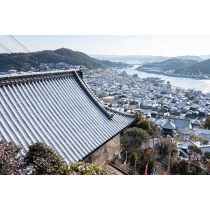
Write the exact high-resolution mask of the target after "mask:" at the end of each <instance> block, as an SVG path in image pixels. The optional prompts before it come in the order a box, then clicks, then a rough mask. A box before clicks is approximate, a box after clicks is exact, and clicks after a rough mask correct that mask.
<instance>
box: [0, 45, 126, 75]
mask: <svg viewBox="0 0 210 210" xmlns="http://www.w3.org/2000/svg"><path fill="white" fill-rule="evenodd" d="M42 63H44V64H47V63H66V64H69V65H83V66H86V67H87V68H105V67H127V66H128V64H124V63H122V62H110V61H104V60H102V61H101V60H98V59H96V58H92V57H90V56H88V55H87V54H85V53H83V52H79V51H73V50H70V49H67V48H60V49H57V50H53V51H52V50H44V51H38V52H32V53H11V54H8V53H4V54H0V72H5V71H8V70H10V69H15V70H17V71H29V70H31V68H35V69H37V68H38V66H39V65H40V64H42Z"/></svg>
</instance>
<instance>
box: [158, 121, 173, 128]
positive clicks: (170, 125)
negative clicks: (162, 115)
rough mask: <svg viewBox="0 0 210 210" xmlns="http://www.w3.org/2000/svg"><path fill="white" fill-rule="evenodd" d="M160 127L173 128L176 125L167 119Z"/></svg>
mask: <svg viewBox="0 0 210 210" xmlns="http://www.w3.org/2000/svg"><path fill="white" fill-rule="evenodd" d="M161 128H164V129H171V130H174V129H175V128H176V126H175V125H174V123H172V122H169V121H168V122H167V123H165V124H164V125H162V127H161Z"/></svg>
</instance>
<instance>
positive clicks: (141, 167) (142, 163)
mask: <svg viewBox="0 0 210 210" xmlns="http://www.w3.org/2000/svg"><path fill="white" fill-rule="evenodd" d="M136 153H137V163H136V171H137V173H139V174H144V172H145V168H146V165H147V164H148V174H150V173H151V170H152V167H153V166H154V165H155V156H154V150H153V148H150V147H148V148H145V149H138V150H137V152H136Z"/></svg>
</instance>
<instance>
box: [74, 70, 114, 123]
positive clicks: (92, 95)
mask: <svg viewBox="0 0 210 210" xmlns="http://www.w3.org/2000/svg"><path fill="white" fill-rule="evenodd" d="M74 75H75V77H76V79H77V81H78V83H79V85H80V86H81V88H82V89H83V90H84V91H85V92H86V94H87V95H88V96H89V97H90V99H91V100H92V101H93V102H94V103H95V104H96V105H97V106H98V108H99V109H100V110H101V111H102V112H103V113H104V114H105V115H106V116H107V117H108V119H111V118H112V117H113V115H114V114H110V113H109V112H108V111H107V110H106V109H105V108H104V106H103V105H102V104H101V103H100V102H99V100H98V98H96V97H95V95H94V94H93V93H92V91H91V90H90V89H89V88H88V86H87V85H86V83H85V82H84V81H83V79H82V78H81V77H79V75H78V74H77V72H76V71H75V72H74Z"/></svg>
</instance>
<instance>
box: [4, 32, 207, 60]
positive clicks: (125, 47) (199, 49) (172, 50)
mask: <svg viewBox="0 0 210 210" xmlns="http://www.w3.org/2000/svg"><path fill="white" fill-rule="evenodd" d="M13 36H14V37H15V38H16V39H17V40H18V41H19V42H20V43H21V44H23V45H24V46H25V47H26V48H27V49H29V51H31V52H34V51H41V50H55V49H58V48H62V47H64V48H68V49H71V50H75V51H81V52H84V53H86V54H89V55H94V54H97V55H163V56H179V55H206V54H210V36H209V35H204V36H199V35H192V36H187V35H184V36H183V35H175V36H172V35H162V36H161V35H158V36H155V35H148V36H146V35H49V36H48V35H23V36H20V35H18V36H16V35H13ZM0 44H3V45H4V46H6V47H7V48H9V49H10V50H11V51H12V52H26V51H25V50H24V49H23V48H22V47H20V46H19V45H18V44H17V43H16V42H15V41H14V40H13V39H12V38H11V37H10V36H6V35H0ZM5 52H6V51H5V50H4V49H3V48H2V47H1V46H0V53H5Z"/></svg>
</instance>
